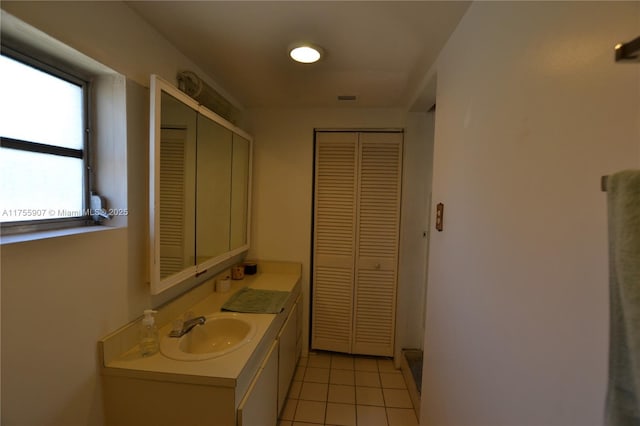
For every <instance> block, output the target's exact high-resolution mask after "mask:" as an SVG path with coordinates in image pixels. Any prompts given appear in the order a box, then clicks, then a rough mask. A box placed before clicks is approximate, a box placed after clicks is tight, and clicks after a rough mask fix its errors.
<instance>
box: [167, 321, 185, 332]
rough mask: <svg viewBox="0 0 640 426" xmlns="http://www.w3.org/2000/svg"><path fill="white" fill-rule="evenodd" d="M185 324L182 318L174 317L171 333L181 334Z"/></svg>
mask: <svg viewBox="0 0 640 426" xmlns="http://www.w3.org/2000/svg"><path fill="white" fill-rule="evenodd" d="M183 325H184V321H182V320H181V319H180V318H177V319H174V320H173V322H172V323H171V332H170V333H169V335H170V336H176V335H177V336H179V335H180V333H181V332H182V327H183Z"/></svg>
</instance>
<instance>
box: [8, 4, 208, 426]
mask: <svg viewBox="0 0 640 426" xmlns="http://www.w3.org/2000/svg"><path fill="white" fill-rule="evenodd" d="M1 7H2V9H3V10H5V11H7V12H9V13H10V14H11V15H14V16H15V17H17V18H19V19H21V20H22V21H25V22H26V23H27V24H30V25H32V26H34V27H36V28H39V29H40V30H42V31H44V32H46V33H48V34H49V35H52V36H54V37H55V38H57V39H59V40H60V41H61V42H63V43H65V44H67V45H69V46H71V47H73V48H75V49H77V50H78V51H80V52H81V53H83V54H85V55H87V56H89V57H92V58H94V59H97V60H99V61H100V62H102V63H103V64H104V65H106V66H108V67H110V68H112V69H114V70H116V71H119V72H120V73H122V74H123V75H124V76H125V77H126V79H125V78H120V79H119V81H118V84H119V85H115V86H113V87H114V89H113V90H114V91H116V92H117V93H114V94H113V97H114V98H116V99H117V100H118V102H116V103H114V104H110V105H102V106H101V108H103V112H102V113H101V114H103V113H104V114H106V115H108V116H111V118H112V120H113V121H112V123H114V122H115V123H116V124H117V126H118V129H117V131H116V129H114V128H101V129H98V130H97V132H96V133H97V134H98V137H99V138H102V139H112V140H111V141H110V142H109V144H107V145H104V146H101V147H100V150H101V151H102V152H101V153H102V155H103V159H104V156H105V155H106V156H107V157H108V161H106V162H104V161H103V163H102V164H100V163H98V167H99V168H100V167H101V168H100V169H99V176H98V179H97V180H98V184H99V185H101V184H102V185H103V186H105V187H109V189H108V191H112V192H113V193H112V194H109V195H110V199H111V200H113V201H114V202H117V203H118V205H117V206H115V205H112V206H111V207H118V208H128V210H129V216H128V217H127V218H126V221H121V223H120V225H123V226H125V225H126V226H127V227H122V228H117V229H112V230H107V231H102V232H93V233H86V234H79V235H75V236H68V237H60V238H54V239H47V240H40V241H31V242H25V243H16V244H10V245H4V246H2V250H1V253H0V256H1V258H0V264H1V270H0V283H1V289H2V310H1V312H2V330H1V335H2V347H1V349H2V404H1V406H2V418H1V421H2V423H3V424H4V425H5V426H49V425H60V426H80V425H101V424H103V423H104V414H103V408H102V393H101V384H100V373H99V365H98V357H97V342H98V340H99V339H101V338H102V337H104V336H105V335H106V334H108V333H109V332H111V331H113V330H115V329H116V328H118V327H120V326H122V325H124V324H126V323H127V322H129V321H131V320H133V319H135V318H136V317H138V316H139V315H140V314H141V313H142V310H143V309H145V308H148V307H149V306H151V305H153V306H157V305H158V304H159V303H162V302H163V301H164V300H165V299H166V297H171V296H175V295H176V294H175V292H173V293H174V294H170V295H168V296H165V297H164V298H162V297H160V298H157V297H154V298H151V297H150V296H149V290H148V285H147V284H146V283H147V282H148V273H147V258H148V252H147V250H148V244H147V235H148V233H147V228H148V220H147V218H148V189H147V188H148V185H147V181H148V146H149V142H148V123H149V117H148V105H149V93H148V89H147V87H146V86H147V85H148V81H149V74H150V73H156V74H159V75H161V76H162V77H164V78H165V79H167V80H170V81H174V80H175V74H176V71H177V70H178V69H191V70H194V71H196V72H198V73H199V74H200V75H203V73H201V72H200V71H199V69H198V68H197V67H196V66H195V64H193V63H191V62H190V61H189V60H187V59H186V57H185V56H184V55H182V54H181V53H180V52H178V51H177V50H176V49H175V48H174V47H173V46H172V45H171V44H169V43H168V42H166V41H165V40H164V39H163V38H162V37H161V36H160V35H159V34H158V33H156V32H155V31H154V30H153V29H151V28H150V27H149V26H148V25H147V24H146V23H145V22H144V21H142V20H141V19H140V18H139V17H138V16H137V15H136V14H135V13H134V12H132V11H131V9H129V8H128V7H127V6H126V5H124V4H122V3H120V2H6V1H3V2H2V3H1ZM125 80H126V81H125ZM209 83H210V84H212V83H213V82H211V81H209ZM104 84H107V83H106V82H105V83H104ZM125 97H126V107H125ZM105 108H106V109H105ZM109 108H113V109H112V110H109ZM125 119H126V122H122V121H123V120H125ZM98 124H100V122H99V123H98ZM125 143H126V146H125V147H123V145H121V144H125ZM123 174H126V180H125V179H122V175H123ZM110 175H113V176H112V177H113V179H112V180H111V179H110V178H109V176H110ZM123 182H126V184H125V185H121V184H122V183H123ZM120 203H123V204H124V205H120ZM183 291H184V289H183Z"/></svg>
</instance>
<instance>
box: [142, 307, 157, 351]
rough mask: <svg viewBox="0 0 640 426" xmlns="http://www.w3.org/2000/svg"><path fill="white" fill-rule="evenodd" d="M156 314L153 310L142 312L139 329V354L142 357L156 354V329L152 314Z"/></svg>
mask: <svg viewBox="0 0 640 426" xmlns="http://www.w3.org/2000/svg"><path fill="white" fill-rule="evenodd" d="M156 313H158V311H154V310H153V309H146V310H145V311H144V318H142V327H141V329H140V353H141V354H142V356H151V355H153V354H155V353H156V352H158V349H159V344H158V328H157V327H156V319H155V318H154V317H153V314H156Z"/></svg>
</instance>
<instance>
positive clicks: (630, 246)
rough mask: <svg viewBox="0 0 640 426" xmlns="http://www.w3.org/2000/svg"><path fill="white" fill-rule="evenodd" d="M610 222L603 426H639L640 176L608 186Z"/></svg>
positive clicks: (624, 176)
mask: <svg viewBox="0 0 640 426" xmlns="http://www.w3.org/2000/svg"><path fill="white" fill-rule="evenodd" d="M607 203H608V221H609V298H610V327H609V381H608V390H607V401H606V413H605V416H606V419H605V424H606V425H608V426H638V425H640V170H625V171H622V172H618V173H616V174H613V175H611V176H609V179H608V182H607Z"/></svg>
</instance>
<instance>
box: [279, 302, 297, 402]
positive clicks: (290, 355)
mask: <svg viewBox="0 0 640 426" xmlns="http://www.w3.org/2000/svg"><path fill="white" fill-rule="evenodd" d="M297 312H298V304H297V303H296V304H294V305H293V307H292V308H291V312H290V313H289V317H288V318H287V320H286V321H285V323H284V325H283V326H282V329H281V331H280V335H279V336H278V341H279V360H278V413H280V411H281V410H282V407H284V403H285V402H286V399H287V393H288V392H289V385H291V380H292V379H293V373H294V372H295V370H296V361H297V360H296V358H297V348H296V343H297V337H298V327H297V324H298V313H297Z"/></svg>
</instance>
